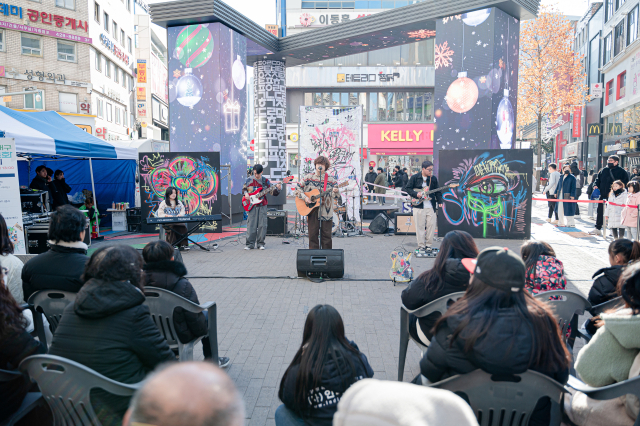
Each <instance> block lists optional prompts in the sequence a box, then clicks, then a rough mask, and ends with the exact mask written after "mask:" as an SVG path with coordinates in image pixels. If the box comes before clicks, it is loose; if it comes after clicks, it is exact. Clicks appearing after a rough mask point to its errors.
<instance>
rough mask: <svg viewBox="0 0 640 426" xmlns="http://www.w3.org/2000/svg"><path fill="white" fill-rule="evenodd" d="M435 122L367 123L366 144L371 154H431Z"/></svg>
mask: <svg viewBox="0 0 640 426" xmlns="http://www.w3.org/2000/svg"><path fill="white" fill-rule="evenodd" d="M434 132H435V124H431V123H420V124H397V123H388V124H373V123H370V124H369V125H368V131H367V133H368V136H367V138H368V146H369V150H370V151H371V154H372V155H432V154H433V137H434Z"/></svg>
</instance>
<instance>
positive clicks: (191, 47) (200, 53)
mask: <svg viewBox="0 0 640 426" xmlns="http://www.w3.org/2000/svg"><path fill="white" fill-rule="evenodd" d="M212 54H213V37H211V33H210V32H209V29H208V28H206V27H204V26H202V25H189V26H187V27H185V28H184V29H183V30H182V31H180V33H179V34H178V38H177V39H176V56H177V57H178V59H179V60H180V62H182V65H184V66H185V67H187V68H199V67H201V66H203V65H204V64H206V63H207V62H209V59H211V55H212Z"/></svg>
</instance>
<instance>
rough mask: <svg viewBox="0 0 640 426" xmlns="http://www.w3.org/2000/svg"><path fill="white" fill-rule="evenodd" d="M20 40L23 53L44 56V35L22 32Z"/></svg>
mask: <svg viewBox="0 0 640 426" xmlns="http://www.w3.org/2000/svg"><path fill="white" fill-rule="evenodd" d="M20 40H21V44H22V54H23V55H30V56H42V37H39V36H35V35H31V34H25V33H21V34H20Z"/></svg>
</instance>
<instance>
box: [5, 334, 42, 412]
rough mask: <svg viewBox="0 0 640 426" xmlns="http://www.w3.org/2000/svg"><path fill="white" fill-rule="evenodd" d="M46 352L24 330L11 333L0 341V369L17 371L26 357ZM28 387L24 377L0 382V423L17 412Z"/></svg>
mask: <svg viewBox="0 0 640 426" xmlns="http://www.w3.org/2000/svg"><path fill="white" fill-rule="evenodd" d="M46 352H47V347H46V345H44V344H42V343H41V342H38V341H37V340H35V339H34V338H33V337H31V335H30V334H29V333H27V332H26V331H25V330H22V331H21V332H19V333H11V334H9V335H7V336H5V338H4V339H2V340H0V369H2V370H14V371H15V370H18V365H20V362H21V361H22V360H23V359H25V358H26V357H28V356H31V355H38V354H43V353H46ZM30 387H31V382H30V381H29V379H28V378H27V377H25V376H21V377H18V378H17V379H15V380H12V381H10V382H0V401H2V403H0V422H1V421H3V420H5V419H6V418H7V417H9V415H11V414H13V413H15V412H16V411H17V410H18V408H19V407H20V404H21V403H22V400H23V399H24V397H25V395H26V394H27V392H28V391H29V388H30Z"/></svg>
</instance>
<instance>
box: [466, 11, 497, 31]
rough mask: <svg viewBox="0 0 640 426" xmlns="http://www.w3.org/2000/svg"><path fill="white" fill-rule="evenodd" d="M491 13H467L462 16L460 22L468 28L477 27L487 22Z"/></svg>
mask: <svg viewBox="0 0 640 426" xmlns="http://www.w3.org/2000/svg"><path fill="white" fill-rule="evenodd" d="M490 14H491V11H490V10H489V9H483V10H476V11H474V12H467V13H463V14H462V22H464V23H465V24H467V25H469V26H470V27H477V26H478V25H480V24H482V23H483V22H484V21H486V20H487V18H488V17H489V15H490Z"/></svg>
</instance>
